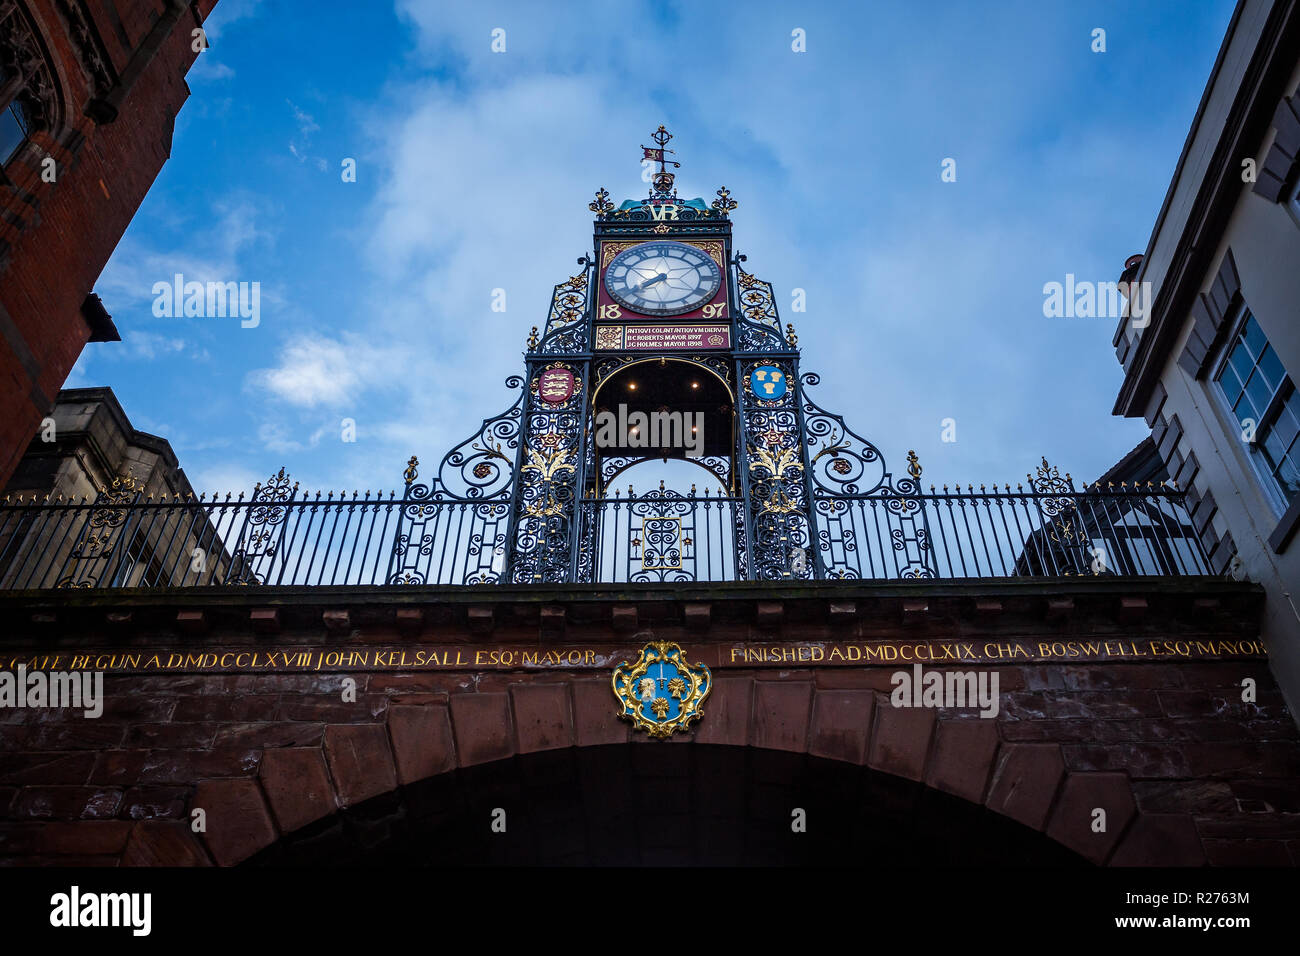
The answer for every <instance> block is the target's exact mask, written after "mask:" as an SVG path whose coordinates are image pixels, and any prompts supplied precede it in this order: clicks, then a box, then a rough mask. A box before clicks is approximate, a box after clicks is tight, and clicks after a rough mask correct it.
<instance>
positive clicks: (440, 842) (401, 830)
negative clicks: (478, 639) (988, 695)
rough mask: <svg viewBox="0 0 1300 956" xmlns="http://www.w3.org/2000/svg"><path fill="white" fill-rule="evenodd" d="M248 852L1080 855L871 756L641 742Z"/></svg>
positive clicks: (760, 857) (570, 757)
mask: <svg viewBox="0 0 1300 956" xmlns="http://www.w3.org/2000/svg"><path fill="white" fill-rule="evenodd" d="M801 821H802V826H798V825H797V824H799V823H800V822H801ZM494 824H496V825H495V826H494ZM248 864H249V865H257V866H372V865H403V866H411V865H415V866H420V865H429V866H446V865H476V864H510V865H514V864H521V865H527V864H532V865H669V866H671V865H706V866H707V865H840V866H855V865H870V866H882V865H902V866H993V865H997V866H1005V865H1017V864H1019V865H1029V866H1084V865H1087V864H1086V861H1084V860H1083V859H1082V858H1081V857H1079V856H1077V855H1076V854H1074V853H1072V852H1071V851H1069V850H1068V849H1066V848H1065V847H1063V846H1061V845H1060V844H1058V843H1056V842H1054V841H1052V840H1050V839H1049V838H1048V837H1046V836H1045V835H1044V834H1042V833H1040V832H1038V831H1036V830H1032V829H1030V828H1028V827H1026V826H1023V825H1022V824H1019V823H1016V822H1015V821H1013V820H1011V819H1009V818H1007V817H1003V816H1000V815H998V814H995V813H993V812H991V811H989V810H987V809H985V808H984V807H982V806H978V805H976V804H972V803H969V802H967V801H965V800H961V799H959V798H957V797H953V796H950V795H949V794H945V793H942V792H940V791H936V790H932V789H930V788H928V787H925V786H923V785H922V784H919V783H914V782H912V781H908V780H904V779H901V778H899V777H894V776H890V775H888V774H883V773H880V772H878V771H874V770H871V769H869V768H867V767H859V766H857V765H854V764H848V763H843V762H840V761H834V760H826V759H822V758H819V757H810V756H808V755H806V754H797V753H786V752H783V751H774V750H762V749H758V748H753V747H727V746H712V745H703V744H692V745H690V746H680V745H679V746H673V745H670V744H656V743H646V742H636V743H631V744H617V745H609V746H602V747H584V748H566V749H562V750H553V751H546V752H543V753H536V754H527V755H522V756H517V757H512V758H509V759H507V760H501V761H496V762H494V763H489V764H483V765H481V766H476V767H469V768H465V769H461V770H457V771H453V772H450V773H446V774H441V775H439V776H436V777H431V778H429V779H427V780H424V781H421V782H420V783H417V784H414V785H412V786H408V787H402V788H400V789H398V790H396V791H394V792H392V793H388V794H384V795H382V796H379V797H375V798H374V799H372V800H369V801H366V802H365V803H362V804H360V805H358V806H356V807H353V808H351V809H348V810H345V811H342V812H340V813H337V814H335V815H333V816H331V817H329V818H327V819H325V820H322V821H319V822H318V823H316V824H314V825H312V826H310V827H308V828H306V829H304V830H301V831H299V832H297V833H293V834H290V835H288V836H287V837H285V838H284V839H282V840H280V841H279V842H277V843H275V844H274V845H272V846H270V847H268V848H267V849H265V850H263V851H262V852H261V853H259V854H257V855H256V856H254V857H253V858H251V859H250V860H249V861H248Z"/></svg>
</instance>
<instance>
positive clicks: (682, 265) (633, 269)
mask: <svg viewBox="0 0 1300 956" xmlns="http://www.w3.org/2000/svg"><path fill="white" fill-rule="evenodd" d="M721 285H722V270H721V269H719V268H718V264H717V263H716V262H714V261H713V259H712V257H710V256H709V254H708V253H706V252H704V251H703V250H701V249H697V248H695V247H694V246H689V245H687V244H686V243H684V242H670V241H668V240H657V241H654V242H643V243H641V244H640V245H636V246H633V247H632V248H630V249H624V250H623V251H622V252H620V253H619V254H618V255H617V256H615V257H614V260H613V261H612V262H611V263H610V264H609V268H608V269H606V270H605V290H606V291H607V292H608V293H609V295H610V298H612V299H613V300H614V301H615V302H617V303H618V304H619V305H621V306H623V308H625V309H627V310H628V311H631V312H638V313H640V314H642V315H681V314H682V313H684V312H691V311H693V310H695V309H698V308H699V307H700V306H702V305H704V304H705V303H706V302H708V301H710V300H711V299H712V298H713V297H714V296H715V295H717V292H718V289H719V288H720V287H721Z"/></svg>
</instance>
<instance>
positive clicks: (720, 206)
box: [713, 186, 740, 213]
mask: <svg viewBox="0 0 1300 956" xmlns="http://www.w3.org/2000/svg"><path fill="white" fill-rule="evenodd" d="M739 205H740V203H738V202H736V200H734V199H732V198H731V190H730V189H728V188H727V187H726V186H723V187H722V188H721V189H719V190H718V198H717V199H715V200H713V208H714V209H717V210H718V211H719V212H722V213H728V212H731V210H733V209H735V208H736V207H737V206H739Z"/></svg>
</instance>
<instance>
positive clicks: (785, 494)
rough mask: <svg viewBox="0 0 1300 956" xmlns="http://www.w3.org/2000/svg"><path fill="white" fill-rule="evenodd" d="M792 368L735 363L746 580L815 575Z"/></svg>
mask: <svg viewBox="0 0 1300 956" xmlns="http://www.w3.org/2000/svg"><path fill="white" fill-rule="evenodd" d="M794 367H795V362H794V361H793V360H790V359H784V360H775V359H764V360H761V361H752V362H745V363H742V364H741V370H740V409H741V411H740V415H741V427H742V429H743V432H742V433H743V439H742V446H741V447H742V450H743V455H744V458H743V460H744V461H745V463H746V469H745V472H744V476H745V478H746V486H747V488H748V498H747V505H748V509H749V527H750V529H751V531H752V535H753V537H752V539H751V540H750V541H749V547H748V548H747V549H746V554H747V558H748V576H749V577H750V578H751V579H758V580H779V579H784V578H791V577H797V578H811V577H814V576H815V561H814V559H813V557H812V555H811V551H810V548H811V546H812V524H811V521H810V518H809V513H808V512H809V501H808V485H807V480H806V475H805V458H804V451H803V444H802V442H801V440H800V420H799V407H798V390H797V388H796V387H794V386H795V383H794V378H793V373H794ZM756 386H758V387H759V389H760V392H762V394H760V392H756V391H755V387H756ZM769 386H770V388H769ZM778 386H779V388H778Z"/></svg>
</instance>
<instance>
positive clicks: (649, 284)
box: [636, 272, 668, 292]
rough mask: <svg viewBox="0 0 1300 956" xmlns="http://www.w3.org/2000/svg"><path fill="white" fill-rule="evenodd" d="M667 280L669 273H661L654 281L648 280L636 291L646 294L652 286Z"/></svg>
mask: <svg viewBox="0 0 1300 956" xmlns="http://www.w3.org/2000/svg"><path fill="white" fill-rule="evenodd" d="M667 278H668V273H666V272H661V273H659V274H658V275H657V276H655V277H654V278H652V279H646V280H645V281H644V282H642V283H641V284H640V285H639V286H637V287H636V291H637V292H644V291H645V290H646V289H647V288H649V287H650V286H652V285H654V284H655V283H656V282H662V281H664V280H665V279H667Z"/></svg>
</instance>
